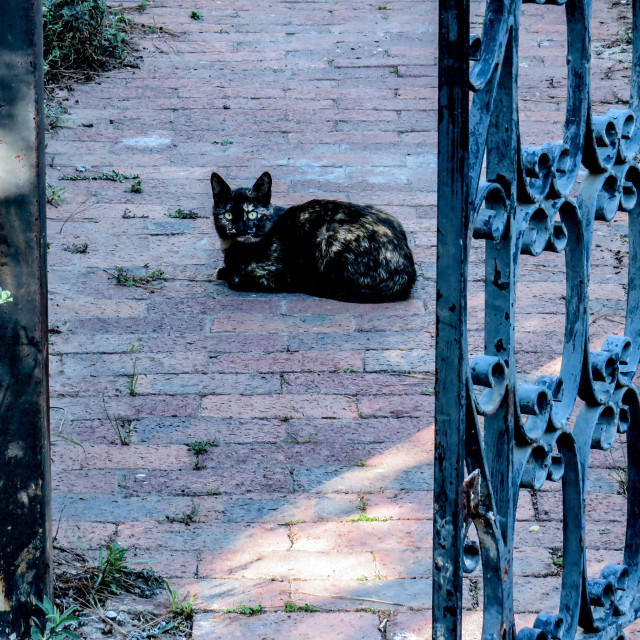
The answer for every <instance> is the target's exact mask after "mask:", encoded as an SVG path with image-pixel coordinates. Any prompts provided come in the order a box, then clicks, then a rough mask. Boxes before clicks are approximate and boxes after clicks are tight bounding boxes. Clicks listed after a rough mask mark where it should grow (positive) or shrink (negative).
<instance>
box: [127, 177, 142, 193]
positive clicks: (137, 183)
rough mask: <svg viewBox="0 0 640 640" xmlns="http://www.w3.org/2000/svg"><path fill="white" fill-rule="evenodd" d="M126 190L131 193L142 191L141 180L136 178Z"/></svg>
mask: <svg viewBox="0 0 640 640" xmlns="http://www.w3.org/2000/svg"><path fill="white" fill-rule="evenodd" d="M127 191H130V192H131V193H142V192H143V191H144V189H143V188H142V180H136V181H135V182H132V183H131V184H130V185H129V188H128V189H127Z"/></svg>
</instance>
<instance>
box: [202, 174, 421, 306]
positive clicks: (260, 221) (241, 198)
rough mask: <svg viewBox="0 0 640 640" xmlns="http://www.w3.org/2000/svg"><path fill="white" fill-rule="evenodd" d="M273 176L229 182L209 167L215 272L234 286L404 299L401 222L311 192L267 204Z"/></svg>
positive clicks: (407, 282)
mask: <svg viewBox="0 0 640 640" xmlns="http://www.w3.org/2000/svg"><path fill="white" fill-rule="evenodd" d="M271 185H272V179H271V175H270V174H269V173H268V172H265V173H263V174H262V175H261V176H260V177H259V178H258V179H257V180H256V182H255V184H254V185H253V187H251V188H250V189H246V188H241V189H235V190H234V191H232V190H231V188H230V187H229V185H228V184H227V183H226V182H225V181H224V180H223V179H222V178H221V177H220V176H219V175H218V174H217V173H212V174H211V189H212V192H213V200H214V206H213V220H214V223H215V227H216V231H217V232H218V236H219V237H220V243H221V247H222V249H223V251H224V267H223V268H222V269H220V270H219V271H218V279H220V280H225V281H226V282H227V284H228V286H229V288H231V289H234V290H238V291H266V292H278V291H282V292H299V293H307V294H310V295H314V296H318V297H322V298H333V299H336V300H343V301H347V302H388V301H396V300H404V299H405V298H407V297H408V296H409V294H410V292H411V288H412V286H413V284H414V282H415V279H416V270H415V265H414V261H413V255H412V253H411V249H410V248H409V245H408V243H407V236H406V234H405V232H404V229H403V228H402V226H401V225H400V223H399V222H398V221H397V220H396V219H395V218H394V217H392V216H390V215H389V214H387V213H385V212H383V211H381V210H380V209H377V208H375V207H372V206H368V205H366V206H363V205H357V204H352V203H349V202H341V201H337V200H310V201H309V202H305V203H304V204H300V205H296V206H293V207H289V208H288V209H285V208H284V207H278V206H274V205H272V204H271Z"/></svg>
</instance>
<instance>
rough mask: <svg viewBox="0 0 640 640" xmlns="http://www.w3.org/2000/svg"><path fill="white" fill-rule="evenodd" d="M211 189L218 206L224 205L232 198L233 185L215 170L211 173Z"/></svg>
mask: <svg viewBox="0 0 640 640" xmlns="http://www.w3.org/2000/svg"><path fill="white" fill-rule="evenodd" d="M211 191H212V192H213V202H214V204H215V206H216V207H221V206H224V205H225V204H227V203H228V202H229V201H230V200H231V187H230V186H229V185H228V184H227V183H226V182H225V181H224V180H223V179H222V177H221V176H220V175H218V174H217V173H215V171H214V172H213V173H212V174H211Z"/></svg>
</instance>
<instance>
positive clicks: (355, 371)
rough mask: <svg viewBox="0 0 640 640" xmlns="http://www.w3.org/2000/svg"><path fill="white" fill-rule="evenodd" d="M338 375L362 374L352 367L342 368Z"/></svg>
mask: <svg viewBox="0 0 640 640" xmlns="http://www.w3.org/2000/svg"><path fill="white" fill-rule="evenodd" d="M336 373H360V372H359V371H358V370H357V369H352V368H351V367H342V369H336Z"/></svg>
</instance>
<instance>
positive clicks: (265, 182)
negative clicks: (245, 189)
mask: <svg viewBox="0 0 640 640" xmlns="http://www.w3.org/2000/svg"><path fill="white" fill-rule="evenodd" d="M251 190H252V191H253V193H255V194H256V196H257V197H258V198H260V200H262V202H263V204H264V205H265V206H266V205H268V204H269V203H270V202H271V174H270V173H269V172H268V171H265V172H264V173H263V174H262V175H261V176H260V177H259V178H258V179H257V180H256V183H255V184H254V185H253V187H251Z"/></svg>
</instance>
